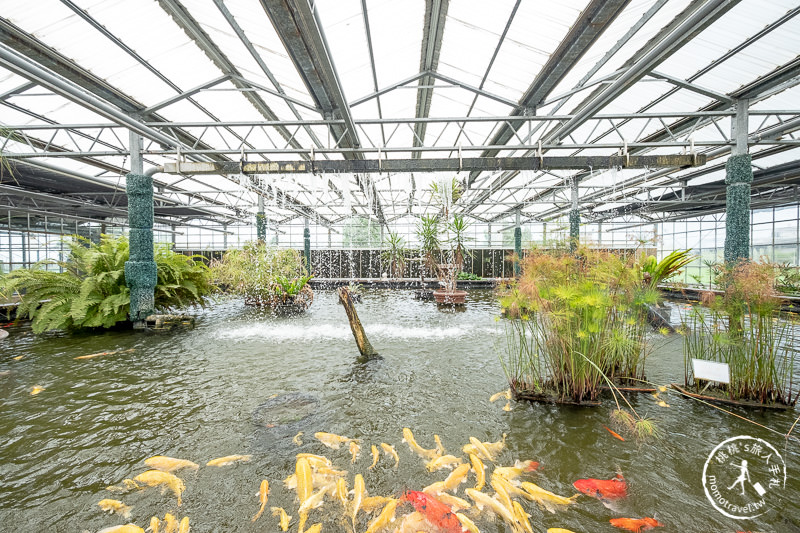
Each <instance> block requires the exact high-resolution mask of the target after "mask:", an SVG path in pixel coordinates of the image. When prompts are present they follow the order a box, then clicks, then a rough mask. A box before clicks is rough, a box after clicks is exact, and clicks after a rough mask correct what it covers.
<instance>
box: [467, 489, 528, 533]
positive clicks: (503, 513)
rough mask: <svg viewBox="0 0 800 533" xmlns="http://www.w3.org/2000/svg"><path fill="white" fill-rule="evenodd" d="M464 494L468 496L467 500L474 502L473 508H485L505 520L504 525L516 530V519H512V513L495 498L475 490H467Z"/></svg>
mask: <svg viewBox="0 0 800 533" xmlns="http://www.w3.org/2000/svg"><path fill="white" fill-rule="evenodd" d="M464 492H466V493H467V496H469V498H470V499H471V500H472V501H474V502H475V506H476V507H477V508H478V509H479V510H481V509H483V508H484V507H485V508H487V509H489V510H490V511H492V512H493V513H494V514H496V515H498V516H500V518H502V519H503V520H505V521H506V523H507V524H509V525H510V526H511V527H512V529H516V528H517V525H516V523H517V519H516V517H514V513H513V512H512V511H511V510H510V509H508V508H506V506H504V505H503V504H502V503H500V502H499V501H498V500H497V498H493V497H492V496H489V495H488V494H486V493H483V492H479V491H477V490H475V489H467V490H466V491H464Z"/></svg>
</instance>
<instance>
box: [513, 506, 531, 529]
mask: <svg viewBox="0 0 800 533" xmlns="http://www.w3.org/2000/svg"><path fill="white" fill-rule="evenodd" d="M511 503H512V505H513V508H514V517H515V518H516V519H517V523H518V524H519V525H520V526H522V529H523V531H525V533H533V528H532V527H531V522H530V520H528V518H530V516H531V515H529V514H528V513H526V512H525V509H523V508H522V505H520V504H519V502H517V501H514V502H511Z"/></svg>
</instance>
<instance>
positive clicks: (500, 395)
mask: <svg viewBox="0 0 800 533" xmlns="http://www.w3.org/2000/svg"><path fill="white" fill-rule="evenodd" d="M500 398H505V399H506V400H510V399H511V389H506V390H504V391H500V392H496V393H494V394H492V396H491V397H490V398H489V401H490V402H492V403H494V402H496V401H497V400H499V399H500Z"/></svg>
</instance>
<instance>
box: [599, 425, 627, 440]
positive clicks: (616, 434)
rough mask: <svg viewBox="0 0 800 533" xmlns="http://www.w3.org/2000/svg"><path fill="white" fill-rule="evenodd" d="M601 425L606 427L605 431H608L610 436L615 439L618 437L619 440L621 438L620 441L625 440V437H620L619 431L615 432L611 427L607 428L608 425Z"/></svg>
mask: <svg viewBox="0 0 800 533" xmlns="http://www.w3.org/2000/svg"><path fill="white" fill-rule="evenodd" d="M603 427H604V428H606V431H608V432H609V433H611V436H612V437H614V438H616V439H619V440H621V441H622V442H625V439H624V438H622V435H620V434H619V433H617V432H616V431H614V430H612V429H610V428H608V427H606V426H603Z"/></svg>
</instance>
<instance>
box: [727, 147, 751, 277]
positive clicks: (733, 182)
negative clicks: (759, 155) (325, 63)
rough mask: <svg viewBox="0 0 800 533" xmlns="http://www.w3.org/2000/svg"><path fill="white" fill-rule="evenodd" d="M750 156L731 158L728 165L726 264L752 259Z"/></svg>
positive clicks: (734, 156) (733, 156)
mask: <svg viewBox="0 0 800 533" xmlns="http://www.w3.org/2000/svg"><path fill="white" fill-rule="evenodd" d="M750 163H751V158H750V155H749V154H743V155H732V156H730V157H729V158H728V162H727V163H726V164H725V184H726V185H727V186H728V188H727V194H726V206H725V262H726V263H733V262H736V261H738V260H740V259H748V258H749V257H750V184H751V183H752V182H753V168H752V166H751V164H750Z"/></svg>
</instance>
